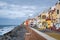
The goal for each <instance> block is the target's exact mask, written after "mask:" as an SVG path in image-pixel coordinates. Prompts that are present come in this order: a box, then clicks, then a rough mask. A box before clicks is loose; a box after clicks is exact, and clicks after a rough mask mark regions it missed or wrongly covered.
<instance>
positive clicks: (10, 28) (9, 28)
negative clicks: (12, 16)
mask: <svg viewBox="0 0 60 40" xmlns="http://www.w3.org/2000/svg"><path fill="white" fill-rule="evenodd" d="M14 28H15V27H14V26H11V27H4V28H2V29H0V35H3V34H5V33H7V32H9V31H11V30H13V29H14Z"/></svg>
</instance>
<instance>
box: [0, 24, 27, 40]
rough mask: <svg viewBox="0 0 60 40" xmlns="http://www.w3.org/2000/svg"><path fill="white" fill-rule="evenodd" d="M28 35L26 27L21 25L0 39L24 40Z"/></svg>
mask: <svg viewBox="0 0 60 40" xmlns="http://www.w3.org/2000/svg"><path fill="white" fill-rule="evenodd" d="M25 33H26V30H25V27H24V25H23V24H22V25H20V26H18V27H15V28H14V29H13V30H11V31H10V32H8V33H6V34H4V35H3V36H2V37H0V40H24V35H25Z"/></svg>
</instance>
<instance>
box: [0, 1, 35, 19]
mask: <svg viewBox="0 0 60 40" xmlns="http://www.w3.org/2000/svg"><path fill="white" fill-rule="evenodd" d="M35 10H36V7H35V6H27V5H16V4H8V3H5V2H1V1H0V17H7V18H17V17H27V16H28V15H27V14H31V13H34V12H35Z"/></svg>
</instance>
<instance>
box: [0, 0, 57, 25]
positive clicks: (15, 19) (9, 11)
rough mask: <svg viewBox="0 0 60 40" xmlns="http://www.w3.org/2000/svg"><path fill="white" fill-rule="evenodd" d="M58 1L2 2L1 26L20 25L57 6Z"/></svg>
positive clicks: (24, 0)
mask: <svg viewBox="0 0 60 40" xmlns="http://www.w3.org/2000/svg"><path fill="white" fill-rule="evenodd" d="M57 1H58V0H0V25H19V24H21V23H22V22H23V21H24V20H26V19H28V18H29V17H31V18H32V17H35V16H37V15H38V14H40V13H41V12H43V11H44V10H47V9H48V8H50V7H52V6H54V5H55V3H56V2H57Z"/></svg>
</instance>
